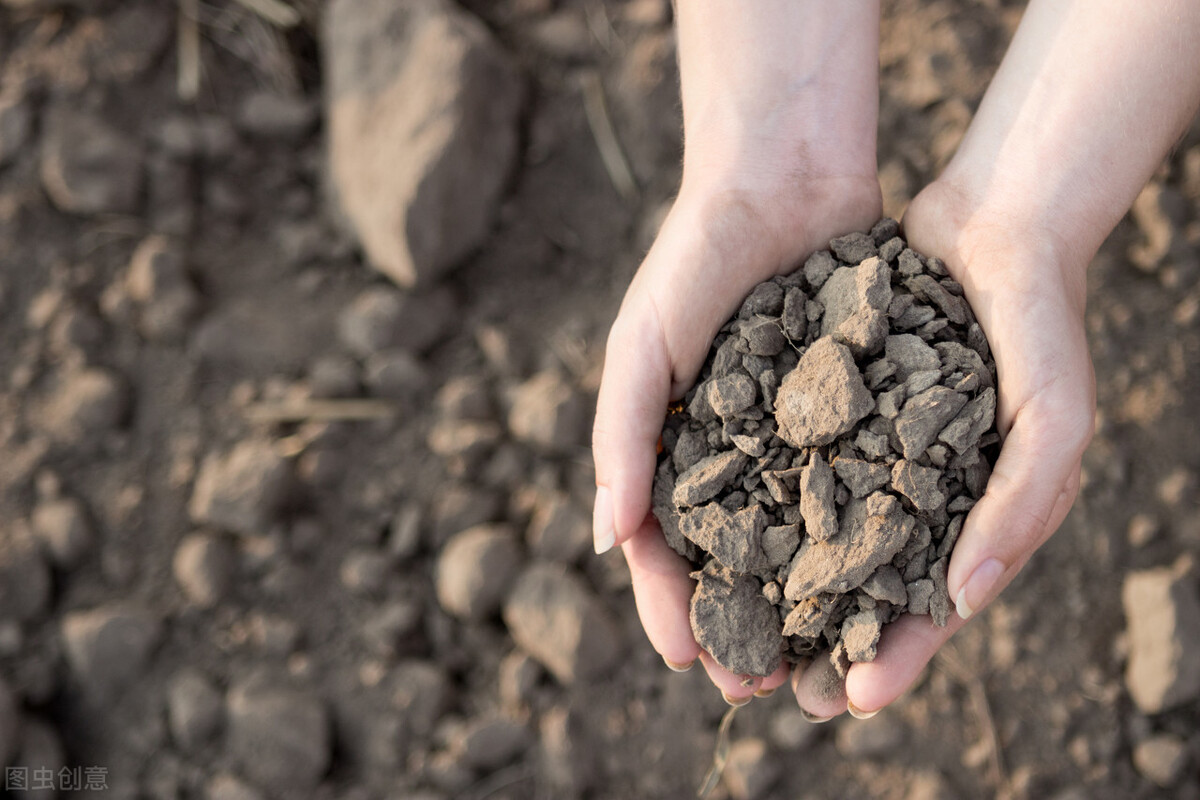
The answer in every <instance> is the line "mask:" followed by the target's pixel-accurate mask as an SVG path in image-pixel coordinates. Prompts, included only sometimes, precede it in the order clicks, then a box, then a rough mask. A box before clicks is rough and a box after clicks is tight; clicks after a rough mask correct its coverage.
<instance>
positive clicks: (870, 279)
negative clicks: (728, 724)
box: [654, 219, 999, 675]
mask: <svg viewBox="0 0 1200 800" xmlns="http://www.w3.org/2000/svg"><path fill="white" fill-rule="evenodd" d="M995 382H996V367H995V362H994V361H993V360H992V357H991V354H990V352H989V349H988V344H987V340H986V339H985V337H984V335H983V330H982V329H981V328H980V326H979V324H978V323H977V322H976V321H975V317H974V315H973V314H972V312H971V309H970V307H969V306H968V304H967V301H966V300H965V299H964V297H963V292H962V287H961V286H959V284H958V283H956V282H955V281H954V280H953V279H951V278H950V277H949V275H948V273H947V272H946V269H945V267H944V265H943V264H942V263H941V262H940V261H939V260H938V259H936V258H924V257H922V256H920V255H918V254H917V253H915V252H913V251H912V250H911V249H909V248H908V247H907V246H906V244H905V242H904V240H903V239H902V238H900V236H899V235H898V226H897V224H896V223H895V222H894V221H893V220H889V219H885V220H882V221H881V222H879V223H878V224H877V225H875V227H874V228H873V229H872V230H871V232H870V233H867V234H863V233H854V234H850V235H848V236H844V237H841V238H839V239H835V240H833V242H831V243H830V249H829V250H823V251H821V252H819V253H816V254H815V255H813V256H812V257H810V258H809V259H808V260H807V261H806V262H805V263H804V266H803V268H801V269H799V270H797V271H795V272H794V273H792V274H790V275H786V276H782V277H777V278H774V279H772V280H770V281H767V282H765V283H762V284H759V285H758V286H757V287H756V288H755V289H754V291H753V292H751V293H750V295H749V296H748V297H747V298H746V300H745V302H744V303H743V304H742V307H741V309H740V310H739V311H738V313H737V315H736V316H735V317H734V318H733V319H731V320H729V322H728V323H726V325H725V326H724V327H723V328H722V329H721V331H720V333H718V334H717V338H716V340H715V341H714V342H713V347H712V350H711V352H710V354H709V357H708V360H707V362H706V363H705V365H704V368H703V370H702V372H701V376H700V380H699V381H698V382H697V384H696V386H695V387H693V388H692V390H691V391H689V392H688V393H687V395H686V397H685V398H684V402H683V404H682V406H681V407H677V408H676V409H674V410H673V413H671V414H669V415H668V418H667V422H666V425H665V427H664V429H663V438H662V444H663V450H662V456H661V459H660V462H659V465H658V472H657V476H656V480H655V485H654V513H655V515H656V516H657V517H658V519H659V522H660V523H661V524H662V528H663V532H664V534H665V535H666V538H667V541H668V542H669V543H670V545H671V547H672V548H674V549H675V550H676V551H678V552H679V553H681V554H683V555H684V556H685V557H687V558H688V559H690V560H691V561H692V563H693V564H695V565H696V571H695V572H694V573H693V577H694V578H695V579H696V590H695V593H694V594H693V596H692V604H691V621H692V629H693V631H694V633H695V635H696V639H697V641H698V642H699V643H700V645H701V646H702V647H704V648H705V649H706V650H708V651H709V652H710V653H711V654H712V656H713V658H715V659H716V660H717V662H718V663H719V664H721V665H722V666H723V667H725V668H726V669H729V670H731V671H733V672H736V673H739V674H746V675H768V674H770V673H771V672H773V671H774V670H775V669H776V668H777V667H778V666H779V663H780V659H781V658H787V659H789V660H793V661H794V660H799V659H802V658H807V657H812V656H815V655H817V654H820V653H829V654H830V655H831V657H832V660H833V664H834V666H835V667H836V668H837V670H838V672H839V674H842V675H844V673H845V670H846V669H847V668H848V667H849V664H850V663H851V662H855V661H871V660H873V659H874V658H875V650H876V644H877V643H878V641H879V635H880V631H881V629H882V627H883V626H884V625H886V624H887V623H889V622H891V621H892V620H894V619H896V618H897V617H898V616H900V615H901V614H902V613H904V612H906V611H907V612H908V613H911V614H928V615H930V616H932V617H933V621H934V622H935V623H936V624H938V625H945V624H946V619H947V617H948V615H949V613H950V609H951V600H950V596H949V593H948V591H947V588H946V567H947V564H948V563H949V558H950V552H951V550H952V549H953V547H954V542H955V539H956V538H957V537H958V534H959V532H960V531H961V530H962V525H963V520H964V518H965V517H966V514H967V512H968V511H970V509H971V507H972V506H973V505H974V504H975V502H976V501H977V500H978V499H979V498H980V497H981V496H982V495H983V491H984V487H985V486H986V484H987V480H988V475H989V474H990V469H991V466H990V465H991V463H992V461H993V459H994V456H995V451H996V450H997V449H998V444H999V437H998V435H997V434H996V432H995V428H994V419H995V409H996V390H995Z"/></svg>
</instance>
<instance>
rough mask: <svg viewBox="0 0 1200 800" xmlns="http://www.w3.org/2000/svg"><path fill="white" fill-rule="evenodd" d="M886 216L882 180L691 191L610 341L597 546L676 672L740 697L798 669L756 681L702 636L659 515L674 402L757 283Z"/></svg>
mask: <svg viewBox="0 0 1200 800" xmlns="http://www.w3.org/2000/svg"><path fill="white" fill-rule="evenodd" d="M781 188H782V187H781ZM796 189H799V187H796ZM879 213H880V195H879V187H878V184H877V183H876V182H875V181H874V178H873V177H872V178H829V179H824V178H822V179H814V180H810V181H809V182H807V183H806V184H805V186H804V191H803V192H800V191H795V190H791V189H789V190H788V191H787V193H786V194H782V193H780V194H776V193H775V192H774V191H771V192H769V193H768V192H764V193H763V194H758V193H757V192H754V191H745V190H732V189H730V190H725V189H717V188H715V187H705V189H704V191H703V192H700V193H698V194H696V195H693V194H691V193H689V192H688V190H687V188H686V185H685V190H684V192H682V193H681V194H680V197H679V199H678V200H677V201H676V203H675V204H674V206H673V207H672V209H671V212H670V214H669V215H668V216H667V219H666V221H665V222H664V224H663V227H662V230H661V231H660V233H659V235H658V238H657V240H656V241H655V243H654V245H653V247H652V248H651V249H650V252H649V254H648V255H647V256H646V259H645V261H644V262H643V263H642V265H641V267H640V269H639V270H638V273H637V275H636V277H635V278H634V280H633V282H632V284H631V285H630V287H629V291H628V293H627V294H626V295H625V299H624V301H623V302H622V304H621V309H620V312H619V313H618V315H617V319H616V321H615V322H614V323H613V326H612V330H611V332H610V334H609V338H608V346H607V351H606V356H605V365H604V375H603V378H602V380H601V384H600V396H599V400H598V403H597V409H596V421H595V428H594V431H593V452H594V455H595V461H596V482H597V489H596V506H595V513H594V527H595V534H596V549H597V551H598V552H603V551H605V550H607V549H608V548H610V547H612V546H613V545H614V544H620V545H621V547H622V549H623V551H624V554H625V558H626V560H627V562H628V564H629V571H630V574H631V577H632V581H633V591H634V596H635V598H636V600H637V607H638V613H639V615H640V616H641V620H642V625H643V627H644V628H645V629H646V634H647V636H648V637H649V639H650V642H651V644H652V645H653V646H654V648H655V650H657V651H658V652H659V654H661V655H662V657H663V659H664V660H665V661H667V663H668V665H669V666H673V667H675V668H677V669H679V668H684V667H685V666H686V665H690V664H691V663H692V662H694V661H695V660H696V659H697V658H699V659H700V660H701V663H702V664H703V665H704V667H705V668H706V669H707V670H708V673H709V675H710V677H711V678H712V680H713V682H714V683H715V684H716V685H717V687H718V688H719V689H720V690H721V691H722V692H723V693H724V694H725V696H726V698H727V699H730V700H734V701H737V700H740V699H742V698H746V697H749V696H750V695H751V694H752V693H753V692H755V691H769V690H771V689H773V688H775V687H777V686H779V685H780V684H782V683H783V682H784V681H785V680H786V677H787V668H786V667H781V668H780V670H779V671H777V672H776V673H775V674H774V675H772V676H770V677H768V678H766V679H755V680H753V681H749V682H747V681H746V680H745V679H744V677H743V676H737V675H733V674H731V673H729V672H728V671H726V670H724V669H722V668H721V667H719V666H718V665H717V664H716V663H715V662H714V661H713V660H712V659H711V658H710V657H709V656H708V654H707V653H703V652H701V649H700V647H699V645H697V644H696V640H695V638H694V637H693V636H692V630H691V624H690V623H689V621H688V610H689V603H690V601H691V596H692V589H693V585H694V584H693V581H692V580H691V579H690V578H689V577H688V573H689V572H690V571H691V569H692V567H691V566H690V564H689V563H688V562H687V560H686V559H684V558H683V557H682V556H680V555H678V554H677V553H675V552H674V551H673V550H671V549H670V548H669V547H668V546H667V543H666V541H665V539H664V538H663V535H662V531H661V529H660V528H659V526H658V523H657V521H656V520H655V519H654V517H653V515H651V514H650V494H651V488H652V485H653V480H654V470H655V465H656V460H657V456H656V445H657V442H658V438H659V435H660V434H661V432H662V426H663V420H664V418H665V416H666V410H667V405H668V403H669V402H670V401H672V400H676V399H678V398H680V397H682V396H683V394H684V392H686V391H687V389H689V388H690V387H691V385H692V384H693V383H694V382H695V380H696V376H697V374H698V373H699V371H700V368H701V366H702V365H703V363H704V359H705V357H706V356H707V354H708V350H709V348H710V347H711V345H712V341H713V338H714V337H715V336H716V334H717V331H718V330H719V329H720V327H721V326H722V325H723V324H725V322H726V321H727V320H728V319H729V317H730V316H731V315H732V314H733V313H734V312H735V311H736V310H737V308H738V307H739V306H740V305H741V302H742V300H743V299H745V297H746V295H747V294H749V292H750V290H751V289H753V288H754V286H755V285H757V284H758V283H761V282H762V281H764V280H767V279H769V278H771V277H772V276H774V275H777V274H781V273H785V272H788V271H790V270H792V269H794V268H795V267H796V266H797V264H798V263H799V262H801V261H802V260H803V259H804V258H805V257H807V256H808V255H809V254H810V253H812V252H813V251H814V250H816V249H818V248H820V247H823V246H824V245H825V244H826V243H827V242H828V241H829V239H830V238H832V237H835V236H839V235H842V234H845V233H848V232H850V231H854V230H864V229H866V228H868V227H870V225H871V224H872V223H873V222H874V221H875V220H876V219H877V218H878V216H879Z"/></svg>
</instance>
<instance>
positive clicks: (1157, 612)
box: [1121, 556, 1200, 714]
mask: <svg viewBox="0 0 1200 800" xmlns="http://www.w3.org/2000/svg"><path fill="white" fill-rule="evenodd" d="M1121 599H1122V601H1123V602H1124V605H1125V617H1126V619H1127V620H1128V622H1129V646H1130V651H1129V664H1128V666H1127V667H1126V670H1125V684H1126V686H1128V687H1129V693H1130V694H1131V695H1132V696H1133V701H1134V702H1135V703H1137V706H1138V708H1140V709H1141V710H1142V711H1143V712H1145V713H1147V714H1157V713H1159V712H1160V711H1165V710H1167V709H1170V708H1174V707H1176V706H1178V705H1181V704H1183V703H1188V702H1191V701H1192V700H1195V699H1196V698H1197V697H1200V592H1197V589H1196V571H1195V569H1194V565H1193V562H1192V560H1191V559H1190V558H1189V557H1187V556H1185V557H1183V558H1181V559H1180V560H1179V561H1177V562H1176V563H1175V564H1174V566H1171V567H1167V568H1159V569H1148V570H1142V571H1140V572H1133V573H1131V574H1130V575H1129V576H1128V577H1127V578H1126V579H1125V585H1124V586H1123V587H1122V590H1121Z"/></svg>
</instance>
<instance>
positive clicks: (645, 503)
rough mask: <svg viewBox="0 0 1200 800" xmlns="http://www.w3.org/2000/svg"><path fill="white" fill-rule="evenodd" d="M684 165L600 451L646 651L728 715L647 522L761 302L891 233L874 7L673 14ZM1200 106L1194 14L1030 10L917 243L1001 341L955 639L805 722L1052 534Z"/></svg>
mask: <svg viewBox="0 0 1200 800" xmlns="http://www.w3.org/2000/svg"><path fill="white" fill-rule="evenodd" d="M676 19H677V26H678V38H679V55H680V74H681V92H682V96H683V112H684V138H685V154H684V166H683V181H682V184H681V187H680V191H679V195H678V198H677V200H676V202H675V204H674V206H673V207H672V210H671V212H670V214H669V215H668V217H667V219H666V221H665V222H664V224H663V227H662V230H661V231H660V233H659V236H658V238H657V240H656V241H655V243H654V246H653V247H652V248H651V250H650V252H649V254H648V255H647V256H646V259H645V261H644V262H643V264H642V266H641V267H640V269H639V270H638V273H637V275H636V276H635V277H634V280H633V282H632V283H631V285H630V287H629V291H628V292H627V294H626V296H625V299H624V302H623V303H622V305H621V310H620V312H619V314H618V316H617V319H616V321H615V322H614V324H613V328H612V332H611V333H610V335H609V340H608V348H607V354H606V362H605V370H604V376H603V379H602V382H601V386H600V396H599V401H598V405H597V412H596V422H595V428H594V432H593V449H594V454H595V461H596V481H597V493H596V508H595V511H594V529H595V537H596V549H597V551H598V552H603V551H606V550H608V549H610V548H611V547H612V546H614V545H619V546H620V547H621V549H622V550H623V552H624V555H625V558H626V560H627V562H628V564H629V569H630V573H631V576H632V579H633V588H634V595H635V598H636V600H637V606H638V613H639V615H640V617H641V620H642V624H643V627H644V628H645V630H646V634H647V636H648V637H649V639H650V643H651V644H652V645H653V646H654V648H655V650H657V651H658V652H659V654H661V655H662V657H663V658H664V660H666V661H667V662H668V664H671V665H675V666H676V667H682V666H686V665H689V664H691V663H693V662H694V661H695V660H696V659H699V660H700V662H701V664H703V666H704V667H705V669H706V670H707V672H708V674H709V677H710V678H711V679H712V681H713V683H714V684H715V685H716V686H717V688H718V689H720V690H721V691H722V693H723V694H724V696H725V698H726V699H727V700H729V701H730V702H733V703H741V702H745V701H746V700H747V699H748V698H749V697H750V696H751V695H752V694H754V693H756V692H757V693H767V692H770V691H772V690H774V689H775V688H777V687H778V686H780V685H782V684H783V683H784V682H785V681H787V680H788V677H789V673H788V670H787V669H786V667H781V668H780V670H778V671H777V672H776V673H775V674H773V675H771V676H769V677H767V678H755V679H753V680H750V681H745V680H744V678H743V676H738V675H733V674H731V673H729V672H727V671H726V670H724V669H722V668H721V667H719V666H718V665H717V664H716V663H715V662H713V660H712V659H711V657H709V656H708V654H707V653H704V652H703V651H702V650H701V649H700V647H699V646H698V645H697V644H696V641H695V639H694V638H693V637H692V633H691V627H690V625H689V623H688V601H689V598H690V597H691V591H692V583H691V581H690V580H689V579H688V577H687V572H688V570H689V566H688V565H687V563H686V562H685V561H684V560H683V559H682V558H681V557H680V556H678V555H677V554H675V553H674V551H672V550H670V548H668V547H667V545H666V543H665V541H664V540H663V538H662V534H661V531H660V530H659V528H658V525H657V523H656V522H655V521H654V520H653V517H652V516H651V515H650V514H649V508H650V489H651V485H652V481H653V470H654V465H655V460H656V456H655V444H656V442H657V439H658V435H659V432H660V430H661V428H662V423H663V419H664V415H665V411H666V406H667V403H668V401H670V400H671V399H674V398H678V397H680V396H682V394H683V393H684V392H685V391H686V390H687V388H688V387H690V386H691V385H692V383H693V382H694V380H695V378H696V375H697V374H698V372H699V369H700V367H701V365H702V363H703V361H704V357H705V355H706V354H707V351H708V348H709V346H710V344H711V342H712V339H713V336H714V335H715V334H716V332H717V330H718V328H719V327H720V326H721V325H722V324H723V323H724V321H725V320H726V319H727V318H728V317H729V316H730V315H731V314H732V313H733V312H734V311H735V310H736V309H737V307H738V305H739V304H740V302H741V299H742V298H743V297H744V296H745V295H746V293H747V292H748V291H749V290H750V289H751V288H752V287H753V286H754V285H755V284H757V283H759V282H760V281H762V280H765V279H767V278H769V277H771V276H772V275H777V274H782V273H786V272H789V271H791V270H792V269H794V268H795V267H796V266H797V264H798V263H800V262H802V260H803V259H804V258H805V257H806V256H807V255H808V254H809V253H811V252H813V251H814V250H816V249H819V248H821V247H823V246H824V245H825V243H826V242H827V241H828V240H829V239H830V238H832V237H834V236H838V235H841V234H844V233H848V232H850V231H854V230H866V229H867V228H868V227H869V226H870V225H871V224H872V223H873V222H874V221H875V220H876V219H877V218H878V217H879V215H880V208H881V202H880V191H879V185H878V182H877V179H876V172H875V136H876V117H877V110H878V109H877V102H878V99H877V98H878V80H877V50H878V38H879V4H878V0H847V2H843V3H826V2H820V1H819V0H758V1H757V2H755V3H751V4H744V3H737V2H735V1H734V0H707V2H699V1H698V0H697V1H696V2H688V1H687V0H684V1H683V2H679V3H678V4H677V12H676ZM1198 103H1200V3H1196V2H1194V1H1193V0H1159V2H1155V3H1144V2H1140V0H1032V2H1031V3H1030V4H1029V6H1028V8H1027V10H1026V12H1025V16H1024V18H1023V19H1022V21H1021V24H1020V27H1019V29H1018V32H1017V35H1016V37H1015V38H1014V40H1013V42H1012V44H1011V46H1010V48H1009V51H1008V53H1007V55H1006V56H1005V58H1004V61H1003V63H1002V65H1001V67H1000V69H999V71H998V72H997V74H996V76H995V78H994V79H993V81H992V84H991V86H990V87H989V89H988V91H987V94H986V95H985V98H984V101H983V103H982V105H981V106H980V109H979V112H978V113H977V114H976V117H975V119H974V121H973V122H972V124H971V126H970V129H969V130H968V132H967V134H966V137H965V138H964V140H963V142H962V145H961V146H960V147H959V149H958V152H957V153H956V154H955V156H954V158H953V159H952V161H951V163H950V164H949V165H948V166H947V168H946V170H945V171H944V172H943V174H942V175H941V176H940V177H939V178H938V179H937V180H936V181H935V182H934V183H932V184H930V185H929V186H928V187H927V188H926V189H925V190H924V191H922V192H921V193H920V194H919V195H918V196H917V197H916V198H915V199H914V200H913V202H912V203H911V204H910V206H909V208H908V210H907V211H906V213H905V215H904V219H903V225H904V230H905V234H906V236H907V238H908V241H909V243H910V244H911V245H912V247H913V248H915V249H916V250H918V251H920V252H923V253H926V254H929V255H936V256H938V257H940V258H942V259H943V260H944V261H945V262H946V265H947V267H948V269H949V270H950V272H951V274H952V276H953V277H954V278H955V279H956V280H958V281H959V282H960V283H961V284H962V285H963V288H964V291H965V293H966V295H967V298H968V299H969V300H970V301H971V304H972V306H973V307H974V309H975V312H976V314H977V316H978V318H979V321H980V324H981V325H982V326H983V328H984V331H985V332H986V333H987V336H988V339H989V341H990V343H991V346H992V351H993V353H994V354H995V357H996V362H997V368H998V372H999V385H1000V396H999V413H998V425H999V427H1000V431H1001V434H1002V436H1003V437H1004V443H1003V447H1002V450H1001V455H1000V458H999V460H998V462H997V464H996V466H995V470H994V472H993V475H992V478H991V480H990V482H989V484H988V487H987V491H986V493H985V495H984V497H983V499H982V500H981V501H980V502H979V503H978V504H977V505H976V506H975V508H974V509H973V510H972V511H971V513H970V515H969V516H968V519H967V522H966V525H965V526H964V529H963V533H962V535H961V537H960V539H959V542H958V545H957V547H956V549H955V552H954V555H953V557H952V560H951V563H950V571H949V586H950V594H951V597H953V598H955V600H956V608H957V610H958V615H956V616H954V617H953V618H952V621H951V623H950V624H949V625H947V627H945V628H937V627H935V626H933V625H932V623H931V622H930V621H929V619H928V618H927V617H902V618H901V619H900V620H899V621H897V622H896V623H894V624H893V625H890V626H888V628H887V629H885V631H884V634H883V637H882V639H881V641H880V645H879V654H878V657H877V658H876V660H875V661H874V662H871V663H862V664H855V665H854V666H853V667H852V668H851V669H850V672H849V674H848V676H847V679H846V683H845V692H844V693H843V695H842V696H840V697H829V696H828V693H825V694H824V695H822V694H818V693H817V692H816V691H814V687H813V685H812V684H813V682H814V681H813V674H814V671H813V670H809V671H807V672H806V671H804V670H801V669H795V670H793V671H792V672H791V676H790V677H791V686H792V689H793V691H794V692H795V694H796V699H797V702H798V703H799V704H800V706H801V708H802V709H804V710H805V711H806V713H807V714H808V715H809V716H810V718H813V719H817V720H821V719H826V718H829V717H832V716H834V715H837V714H840V713H842V712H843V711H846V710H849V711H850V713H852V714H854V715H855V716H860V717H866V716H870V715H872V714H874V713H876V712H877V711H878V710H879V709H881V708H883V707H885V706H887V705H888V704H889V703H891V702H893V701H894V700H895V699H896V698H897V697H899V696H900V695H901V694H902V693H903V692H904V691H905V690H906V689H907V688H908V687H909V686H910V685H911V684H912V683H913V681H915V680H916V678H917V677H918V675H919V674H920V672H921V670H922V669H923V668H924V667H925V665H926V664H927V663H928V662H929V660H930V659H931V658H932V657H933V655H934V654H935V653H936V652H937V650H938V648H940V647H941V646H942V645H943V644H944V643H945V642H946V640H947V639H949V638H950V636H952V635H953V634H954V633H955V632H956V631H957V630H958V629H959V628H960V627H961V626H962V625H963V624H964V623H965V622H966V620H967V619H968V618H970V617H972V616H973V615H974V614H975V613H977V612H978V611H980V610H981V609H983V608H985V607H986V606H987V605H988V603H990V602H991V601H992V600H993V599H994V598H995V597H996V595H997V594H999V593H1000V591H1001V590H1002V589H1003V588H1004V587H1005V586H1006V585H1007V584H1008V583H1009V582H1010V581H1011V580H1012V579H1013V578H1014V577H1015V576H1016V574H1017V573H1018V572H1019V571H1020V569H1021V568H1022V567H1023V566H1024V564H1025V563H1026V561H1028V559H1029V558H1030V557H1031V556H1032V555H1033V553H1034V551H1035V550H1036V549H1037V548H1038V547H1039V546H1040V545H1041V544H1042V543H1043V542H1045V541H1046V539H1047V538H1049V536H1050V535H1051V534H1052V533H1053V532H1054V531H1055V530H1056V529H1057V528H1058V526H1059V525H1060V524H1061V523H1062V521H1063V519H1064V518H1065V517H1066V514H1067V512H1068V511H1069V510H1070V507H1071V504H1072V503H1073V502H1074V499H1075V495H1076V492H1077V491H1078V487H1079V469H1080V461H1081V458H1082V454H1083V450H1084V448H1085V447H1086V445H1087V443H1088V440H1089V439H1090V438H1091V434H1092V427H1093V419H1094V408H1095V396H1094V380H1093V376H1092V366H1091V360H1090V357H1089V355H1088V350H1087V342H1086V338H1085V335H1084V329H1083V310H1084V295H1085V273H1086V268H1087V265H1088V263H1089V262H1090V261H1091V259H1092V257H1093V256H1094V255H1095V253H1096V251H1097V250H1098V249H1099V247H1100V245H1101V243H1102V242H1103V240H1104V238H1105V237H1106V236H1107V235H1108V234H1109V232H1110V231H1111V230H1112V228H1113V227H1114V226H1115V225H1116V223H1117V222H1118V221H1119V220H1120V218H1121V216H1122V215H1123V214H1124V213H1125V211H1126V210H1127V209H1128V207H1129V206H1130V204H1131V203H1132V202H1133V199H1134V198H1135V197H1136V196H1137V193H1138V191H1139V190H1140V189H1141V187H1142V186H1143V185H1144V184H1145V182H1146V181H1147V180H1148V179H1149V177H1150V175H1151V174H1152V172H1153V171H1154V169H1155V168H1156V166H1157V165H1158V164H1159V163H1160V161H1161V159H1162V158H1163V156H1164V154H1165V153H1167V152H1168V150H1169V149H1170V147H1171V146H1172V145H1173V144H1174V143H1175V141H1176V140H1177V139H1178V137H1179V136H1180V134H1181V133H1182V132H1183V130H1184V129H1185V127H1186V126H1187V124H1188V122H1189V120H1190V119H1191V118H1192V116H1193V115H1194V114H1195V112H1196V107H1197V105H1198Z"/></svg>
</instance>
